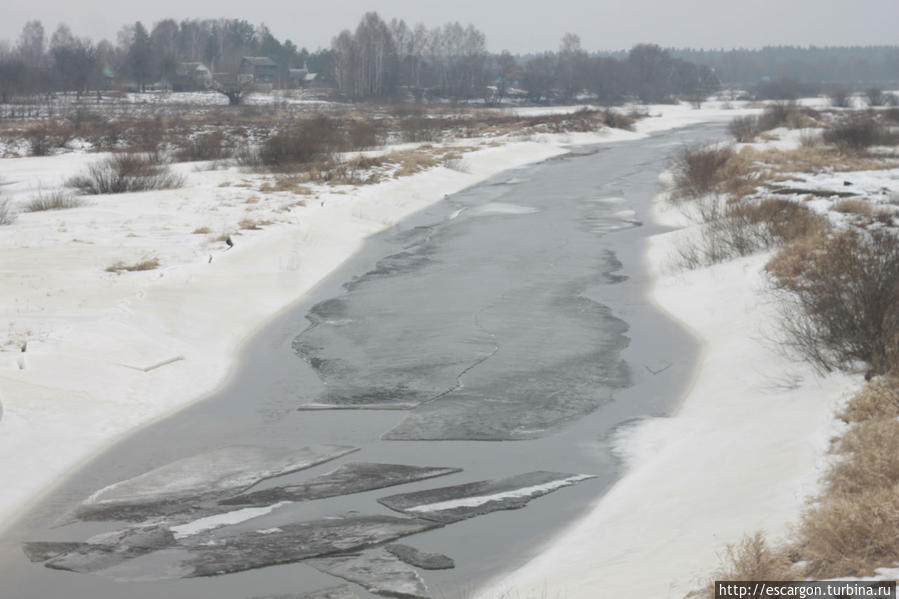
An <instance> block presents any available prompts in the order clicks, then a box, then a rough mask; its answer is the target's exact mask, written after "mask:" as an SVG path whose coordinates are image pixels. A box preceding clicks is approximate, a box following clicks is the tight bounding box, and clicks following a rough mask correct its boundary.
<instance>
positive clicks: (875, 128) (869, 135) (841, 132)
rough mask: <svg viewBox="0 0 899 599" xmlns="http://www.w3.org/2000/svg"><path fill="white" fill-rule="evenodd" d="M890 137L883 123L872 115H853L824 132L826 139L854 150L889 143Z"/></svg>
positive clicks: (857, 150)
mask: <svg viewBox="0 0 899 599" xmlns="http://www.w3.org/2000/svg"><path fill="white" fill-rule="evenodd" d="M889 138H890V136H889V134H888V132H887V131H886V130H885V128H884V127H883V125H882V124H881V123H879V122H878V121H876V120H874V119H873V118H871V117H853V118H851V119H848V120H847V121H845V122H844V123H841V124H838V125H836V126H834V127H833V128H831V129H828V130H827V131H825V132H824V141H826V142H827V143H831V144H836V145H837V146H839V147H841V148H843V149H846V150H850V151H854V152H859V151H862V150H865V149H867V148H869V147H871V146H873V145H877V144H881V143H888V142H889V141H890V139H889Z"/></svg>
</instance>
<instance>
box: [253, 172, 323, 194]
mask: <svg viewBox="0 0 899 599" xmlns="http://www.w3.org/2000/svg"><path fill="white" fill-rule="evenodd" d="M303 183H305V181H304V180H302V179H301V178H300V177H296V176H281V177H275V178H274V179H272V180H271V181H268V182H266V183H263V184H262V186H261V187H260V188H259V191H261V192H263V193H273V192H280V191H286V192H290V193H293V194H295V195H311V194H312V190H311V189H309V188H308V187H306V186H305V185H303Z"/></svg>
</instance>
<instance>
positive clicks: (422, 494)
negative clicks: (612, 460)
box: [378, 471, 595, 524]
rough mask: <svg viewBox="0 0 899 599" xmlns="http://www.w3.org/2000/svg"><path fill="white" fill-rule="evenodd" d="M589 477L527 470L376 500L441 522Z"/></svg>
mask: <svg viewBox="0 0 899 599" xmlns="http://www.w3.org/2000/svg"><path fill="white" fill-rule="evenodd" d="M589 478H595V476H593V475H588V474H565V473H561V472H545V471H537V472H528V473H526V474H519V475H517V476H510V477H506V478H501V479H498V480H492V481H491V480H483V481H479V482H474V483H468V484H464V485H455V486H452V487H440V488H437V489H429V490H426V491H418V492H415V493H403V494H400V495H391V496H389V497H384V498H381V499H379V500H378V502H379V503H381V504H382V505H385V506H387V507H389V508H390V509H392V510H395V511H398V512H403V513H405V514H408V515H410V516H416V517H419V518H426V519H428V520H434V521H435V522H442V523H444V524H448V523H452V522H458V521H460V520H465V519H467V518H473V517H475V516H480V515H483V514H489V513H490V512H495V511H498V510H514V509H518V508H522V507H524V506H525V505H527V504H528V502H529V501H530V500H531V499H534V498H536V497H541V496H543V495H546V494H548V493H552V492H553V491H556V490H558V489H561V488H563V487H567V486H570V485H573V484H576V483H579V482H581V481H583V480H587V479H589Z"/></svg>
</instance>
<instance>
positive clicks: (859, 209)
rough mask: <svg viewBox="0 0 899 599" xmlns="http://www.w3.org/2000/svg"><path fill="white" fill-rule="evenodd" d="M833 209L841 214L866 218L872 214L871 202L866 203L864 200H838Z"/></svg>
mask: <svg viewBox="0 0 899 599" xmlns="http://www.w3.org/2000/svg"><path fill="white" fill-rule="evenodd" d="M833 209H834V210H836V211H837V212H840V213H842V214H856V215H858V216H867V217H870V216H871V215H872V214H873V213H874V210H873V208H872V207H871V202H866V201H865V200H840V201H839V202H837V203H836V204H834V206H833Z"/></svg>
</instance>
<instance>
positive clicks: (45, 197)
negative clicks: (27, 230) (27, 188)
mask: <svg viewBox="0 0 899 599" xmlns="http://www.w3.org/2000/svg"><path fill="white" fill-rule="evenodd" d="M84 204H85V202H84V200H82V199H81V198H77V197H75V196H73V195H72V194H71V193H69V192H67V191H63V190H60V191H52V192H43V191H41V192H38V194H37V195H36V196H34V197H33V198H31V200H30V201H29V202H28V203H27V204H25V211H26V212H44V211H46V210H68V209H69V208H78V207H79V206H84Z"/></svg>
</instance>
